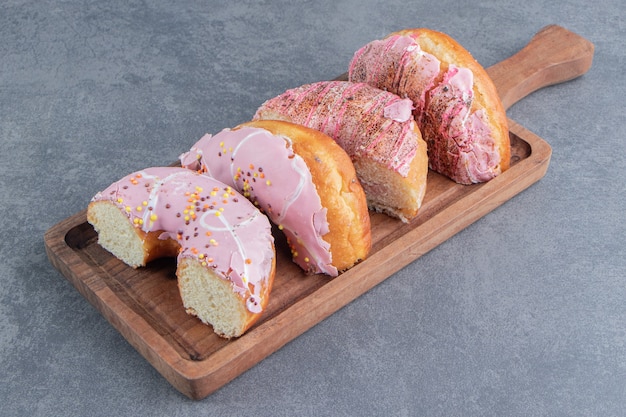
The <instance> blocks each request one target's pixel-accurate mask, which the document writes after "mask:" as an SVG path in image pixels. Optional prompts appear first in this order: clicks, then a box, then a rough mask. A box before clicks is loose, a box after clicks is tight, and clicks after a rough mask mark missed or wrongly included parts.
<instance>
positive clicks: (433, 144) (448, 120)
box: [348, 29, 511, 184]
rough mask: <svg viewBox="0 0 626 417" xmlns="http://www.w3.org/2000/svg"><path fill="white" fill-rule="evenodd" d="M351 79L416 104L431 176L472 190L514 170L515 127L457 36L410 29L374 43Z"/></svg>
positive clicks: (354, 64) (356, 62)
mask: <svg viewBox="0 0 626 417" xmlns="http://www.w3.org/2000/svg"><path fill="white" fill-rule="evenodd" d="M348 77H349V80H350V81H351V82H355V83H367V84H370V85H372V86H374V87H377V88H381V89H385V90H387V91H390V92H393V93H395V94H398V95H399V96H402V97H407V98H409V99H411V100H412V101H413V103H414V105H415V107H414V110H413V114H414V117H415V120H416V122H417V123H418V125H419V127H420V130H421V132H422V136H423V138H424V140H425V141H426V142H427V144H428V156H429V165H430V168H431V169H432V170H434V171H436V172H439V173H441V174H443V175H446V176H447V177H449V178H451V179H453V180H454V181H456V182H458V183H461V184H472V183H478V182H485V181H489V180H490V179H492V178H494V177H496V176H497V175H499V174H500V173H502V172H503V171H505V170H506V169H508V167H509V162H510V155H511V150H510V141H509V133H508V125H507V119H506V113H505V111H504V108H503V107H502V103H501V102H500V98H499V96H498V92H497V90H496V88H495V86H494V84H493V82H492V81H491V79H490V78H489V75H488V74H487V72H486V71H485V70H484V68H483V67H482V66H481V65H480V64H479V63H478V62H477V61H476V60H475V59H474V58H473V57H472V56H471V54H470V53H469V52H468V51H467V50H465V49H464V48H463V47H462V46H461V45H460V44H459V43H458V42H456V41H455V40H454V39H452V38H451V37H450V36H448V35H446V34H443V33H441V32H436V31H433V30H429V29H407V30H403V31H399V32H395V33H392V34H391V35H389V36H388V37H386V38H384V39H382V40H375V41H372V42H370V43H368V44H367V45H365V46H363V47H362V48H360V49H359V50H358V51H356V52H355V54H354V57H353V59H352V61H351V62H350V65H349V71H348Z"/></svg>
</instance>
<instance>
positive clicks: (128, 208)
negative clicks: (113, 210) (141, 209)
mask: <svg viewBox="0 0 626 417" xmlns="http://www.w3.org/2000/svg"><path fill="white" fill-rule="evenodd" d="M124 210H126V211H127V212H128V213H130V211H131V210H132V209H131V208H130V206H126V207H124Z"/></svg>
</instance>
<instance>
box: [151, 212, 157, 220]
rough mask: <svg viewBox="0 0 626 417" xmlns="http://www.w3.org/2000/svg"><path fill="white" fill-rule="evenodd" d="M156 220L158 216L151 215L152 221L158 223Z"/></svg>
mask: <svg viewBox="0 0 626 417" xmlns="http://www.w3.org/2000/svg"><path fill="white" fill-rule="evenodd" d="M156 219H157V215H156V214H151V215H150V221H153V222H155V221H156Z"/></svg>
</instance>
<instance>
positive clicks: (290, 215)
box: [181, 127, 338, 276]
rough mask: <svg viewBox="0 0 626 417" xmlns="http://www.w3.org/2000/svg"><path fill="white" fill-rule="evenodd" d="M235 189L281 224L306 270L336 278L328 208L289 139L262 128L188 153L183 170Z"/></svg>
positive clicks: (224, 135) (224, 136) (228, 133)
mask: <svg viewBox="0 0 626 417" xmlns="http://www.w3.org/2000/svg"><path fill="white" fill-rule="evenodd" d="M198 155H200V160H199V162H200V165H201V167H202V169H203V170H205V171H206V173H207V175H210V176H212V177H214V178H217V179H218V180H220V181H222V182H224V183H226V184H229V185H231V186H232V187H235V188H236V189H237V190H239V191H240V192H242V193H243V194H244V195H245V196H246V197H248V198H249V199H251V201H253V202H254V203H255V204H258V206H259V207H260V208H261V209H262V210H263V212H264V213H265V214H267V215H268V216H269V218H270V219H271V220H272V221H273V222H274V223H275V224H277V225H279V226H280V227H281V228H282V230H283V232H284V233H285V235H286V236H287V239H288V241H289V244H290V246H291V247H292V252H293V255H294V257H293V258H294V261H295V262H296V263H297V264H298V265H299V266H300V267H302V268H303V269H304V270H305V271H307V272H311V273H320V272H322V273H325V274H328V275H331V276H336V275H337V274H338V271H337V268H335V267H334V266H333V265H332V255H331V253H330V247H329V244H328V243H327V242H326V241H324V240H323V239H322V236H324V235H325V234H326V233H328V221H327V219H326V209H325V208H324V207H322V203H321V199H320V197H319V194H318V193H317V189H316V188H315V184H314V183H313V180H312V177H311V173H310V171H309V169H308V167H307V165H306V163H305V162H304V160H303V159H302V158H301V157H300V156H298V155H297V154H295V153H294V151H293V148H292V145H291V142H290V140H289V139H288V138H285V137H282V136H277V135H273V134H272V133H270V132H268V131H267V130H265V129H260V128H253V127H243V128H240V129H236V130H230V129H225V130H223V131H221V132H220V133H218V134H216V135H215V136H211V135H205V136H204V137H202V138H201V139H200V140H199V141H198V142H197V143H196V144H195V145H194V146H193V148H192V149H191V151H190V152H188V153H187V154H183V155H181V162H182V164H183V166H185V167H188V168H192V169H197V168H198Z"/></svg>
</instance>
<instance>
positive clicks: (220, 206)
mask: <svg viewBox="0 0 626 417" xmlns="http://www.w3.org/2000/svg"><path fill="white" fill-rule="evenodd" d="M190 199H191V200H192V201H191V202H190V201H189V200H190ZM105 200H106V201H110V202H112V203H113V204H115V205H116V206H118V207H119V208H120V210H121V211H122V212H124V213H127V215H128V218H129V221H130V222H131V223H133V224H135V225H136V227H140V228H141V230H143V231H144V232H152V231H162V232H163V233H162V234H161V235H160V236H159V238H160V239H168V238H171V239H175V240H177V241H178V242H179V244H180V245H181V251H180V252H179V254H178V260H180V259H182V258H193V259H195V260H198V261H199V262H201V263H202V262H203V264H204V265H205V266H206V267H207V268H209V269H213V270H214V271H216V272H218V273H219V274H221V275H222V276H224V278H225V279H228V280H230V281H231V282H232V284H233V289H234V291H236V292H237V293H238V294H239V295H240V296H241V297H243V298H245V299H246V305H247V307H248V309H249V310H250V311H251V312H253V313H258V312H260V311H261V302H262V294H261V290H262V288H264V287H266V286H267V283H268V278H269V275H270V272H271V266H272V259H273V257H274V250H273V246H272V243H273V238H272V235H271V227H270V224H269V221H268V219H267V217H265V216H264V215H263V214H262V213H261V212H260V211H259V210H258V209H257V208H256V207H254V206H253V205H252V204H251V203H250V202H249V201H248V200H246V199H245V198H243V197H242V196H241V195H239V193H237V192H235V190H233V189H232V188H230V187H228V186H227V185H225V184H223V183H221V182H219V181H217V180H215V179H213V178H209V177H207V176H203V175H199V174H197V173H195V172H193V171H190V170H188V169H184V168H175V167H156V168H146V169H144V170H142V171H138V172H136V173H133V174H130V175H128V176H126V177H124V178H122V179H121V180H119V181H117V182H115V183H113V184H111V185H110V186H109V187H108V188H106V189H105V190H104V191H101V192H100V193H98V194H96V196H94V198H93V199H92V201H105ZM192 213H193V214H192ZM135 222H137V223H135ZM207 232H208V233H210V236H207Z"/></svg>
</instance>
